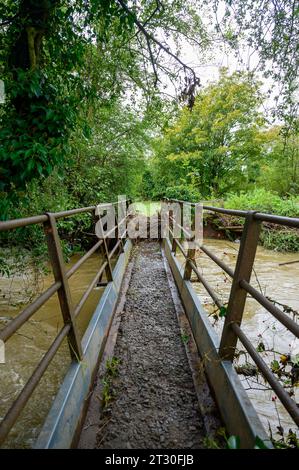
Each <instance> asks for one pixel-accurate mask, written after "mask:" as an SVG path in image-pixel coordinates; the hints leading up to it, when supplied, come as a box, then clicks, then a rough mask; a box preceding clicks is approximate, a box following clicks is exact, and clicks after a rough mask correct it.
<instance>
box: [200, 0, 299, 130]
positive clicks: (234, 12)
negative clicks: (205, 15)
mask: <svg viewBox="0 0 299 470" xmlns="http://www.w3.org/2000/svg"><path fill="white" fill-rule="evenodd" d="M203 1H204V3H205V4H208V5H209V6H210V7H211V6H212V7H213V8H214V11H217V9H218V8H219V7H220V5H221V9H224V14H221V19H219V16H220V15H219V16H218V19H217V21H216V30H217V32H218V33H219V32H221V35H222V37H223V39H225V40H226V41H227V43H228V45H229V46H230V47H232V48H233V49H234V50H235V52H236V55H237V53H238V52H239V53H240V51H244V42H247V44H248V46H249V48H250V49H249V50H251V51H255V52H256V53H257V54H258V56H259V60H258V64H257V65H254V67H255V68H257V70H259V71H261V72H263V74H264V76H265V78H266V79H268V81H269V78H270V79H272V80H271V81H273V83H274V84H276V85H277V84H278V86H277V87H273V88H274V90H275V92H274V98H275V99H276V101H277V108H276V109H275V110H274V114H276V116H277V114H278V116H279V117H280V118H282V119H283V120H284V121H285V122H286V124H287V127H289V128H293V129H294V128H297V131H298V100H297V99H296V94H295V92H296V91H298V85H299V83H298V71H299V56H298V48H297V44H298V35H299V21H298V16H299V9H298V2H297V1H296V0H295V1H280V2H277V1H276V0H242V1H240V0H225V1H224V2H222V1H220V0H203ZM221 11H222V10H221ZM265 32H266V33H265ZM271 81H270V87H272V86H273V85H272V83H271ZM276 90H277V91H276ZM269 91H270V90H269Z"/></svg>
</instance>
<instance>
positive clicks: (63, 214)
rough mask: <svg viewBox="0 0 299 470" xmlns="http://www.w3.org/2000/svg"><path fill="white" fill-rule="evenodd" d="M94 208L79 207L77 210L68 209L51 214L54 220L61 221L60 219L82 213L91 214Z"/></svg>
mask: <svg viewBox="0 0 299 470" xmlns="http://www.w3.org/2000/svg"><path fill="white" fill-rule="evenodd" d="M95 208H96V206H89V207H79V208H78V209H70V210H68V211H61V212H53V216H54V217H55V219H61V218H62V217H71V216H72V215H76V214H81V213H82V212H93V211H94V210H95Z"/></svg>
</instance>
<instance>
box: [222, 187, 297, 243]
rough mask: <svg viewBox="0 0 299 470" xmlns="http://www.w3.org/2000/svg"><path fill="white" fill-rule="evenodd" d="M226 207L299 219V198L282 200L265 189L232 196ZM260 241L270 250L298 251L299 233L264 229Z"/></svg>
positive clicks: (228, 198) (281, 229) (283, 229)
mask: <svg viewBox="0 0 299 470" xmlns="http://www.w3.org/2000/svg"><path fill="white" fill-rule="evenodd" d="M225 207H227V208H229V209H243V210H257V211H259V212H266V213H270V214H277V215H282V216H286V217H298V215H299V198H298V196H291V197H288V198H286V199H282V198H281V197H279V196H278V195H277V194H275V193H273V192H271V191H268V190H266V189H263V188H256V189H255V190H253V191H249V192H244V191H243V192H241V193H240V194H230V195H228V197H227V199H226V200H225ZM260 240H261V243H262V245H263V246H264V247H265V248H268V249H274V250H277V251H298V250H299V233H298V230H296V229H288V228H285V227H278V228H277V229H276V230H273V229H270V228H269V227H263V229H262V232H261V236H260Z"/></svg>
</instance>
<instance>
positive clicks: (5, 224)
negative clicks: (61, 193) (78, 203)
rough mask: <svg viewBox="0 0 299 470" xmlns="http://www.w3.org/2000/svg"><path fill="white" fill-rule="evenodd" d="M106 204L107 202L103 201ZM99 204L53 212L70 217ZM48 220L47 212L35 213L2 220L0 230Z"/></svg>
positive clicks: (58, 216) (88, 210)
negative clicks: (29, 215) (30, 215)
mask: <svg viewBox="0 0 299 470" xmlns="http://www.w3.org/2000/svg"><path fill="white" fill-rule="evenodd" d="M103 204H105V203H103ZM106 204H111V205H116V204H119V203H118V202H109V203H108V202H107V203H106ZM96 207H97V206H88V207H79V208H78V209H70V210H67V211H60V212H53V216H54V217H55V219H61V218H62V217H70V216H72V215H76V214H80V213H82V212H92V211H94V210H95V209H96ZM47 220H48V216H47V215H45V214H41V215H35V216H32V217H25V218H20V219H11V220H5V221H0V232H1V231H5V230H12V229H15V228H19V227H26V226H27V225H33V224H41V223H43V222H46V221H47Z"/></svg>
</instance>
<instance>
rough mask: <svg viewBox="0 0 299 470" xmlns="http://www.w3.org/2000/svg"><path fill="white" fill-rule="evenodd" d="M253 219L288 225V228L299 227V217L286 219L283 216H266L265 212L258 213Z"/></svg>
mask: <svg viewBox="0 0 299 470" xmlns="http://www.w3.org/2000/svg"><path fill="white" fill-rule="evenodd" d="M253 218H254V219H256V220H261V221H262V222H271V223H273V224H278V225H286V226H287V227H299V218H298V217H284V216H282V215H275V214H264V213H263V212H256V213H255V214H254V215H253Z"/></svg>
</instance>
